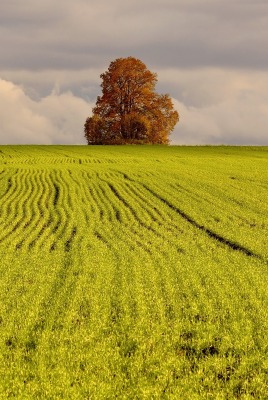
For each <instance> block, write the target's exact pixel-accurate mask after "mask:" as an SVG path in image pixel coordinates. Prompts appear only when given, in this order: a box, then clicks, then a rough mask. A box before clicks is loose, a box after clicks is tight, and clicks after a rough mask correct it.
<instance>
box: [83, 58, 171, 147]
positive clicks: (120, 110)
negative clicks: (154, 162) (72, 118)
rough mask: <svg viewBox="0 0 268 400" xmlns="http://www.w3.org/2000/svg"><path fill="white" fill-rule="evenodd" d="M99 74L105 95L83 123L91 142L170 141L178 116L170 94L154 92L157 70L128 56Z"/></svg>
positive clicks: (116, 61) (86, 135)
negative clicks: (155, 71)
mask: <svg viewBox="0 0 268 400" xmlns="http://www.w3.org/2000/svg"><path fill="white" fill-rule="evenodd" d="M100 77H101V78H102V84H101V87H102V96H99V97H98V98H97V102H96V107H95V108H94V109H93V117H91V118H88V119H87V121H86V123H85V126H84V128H85V129H84V131H85V137H86V139H87V141H88V144H107V143H109V144H111V143H133V142H135V143H168V135H169V134H170V132H171V131H172V130H173V128H174V126H175V124H176V123H177V122H178V119H179V118H178V113H177V111H175V110H173V105H172V102H171V99H170V97H169V96H168V95H158V94H157V93H156V92H155V90H154V89H155V85H156V82H157V75H156V74H155V73H152V72H150V71H149V70H148V69H147V67H146V65H145V64H144V63H143V62H142V61H140V60H138V59H136V58H134V57H128V58H119V59H116V60H115V61H113V62H111V64H110V66H109V68H108V71H106V72H104V73H103V74H101V76H100Z"/></svg>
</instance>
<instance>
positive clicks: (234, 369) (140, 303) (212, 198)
mask: <svg viewBox="0 0 268 400" xmlns="http://www.w3.org/2000/svg"><path fill="white" fill-rule="evenodd" d="M267 198H268V148H267V147H229V146H222V147H209V146H207V147H175V146H174V147H172V146H171V147H168V146H92V147H91V146H0V398H3V399H6V398H14V399H186V400H187V399H189V400H194V399H251V398H252V399H253V398H254V399H266V398H268V386H267V376H268V345H267V343H268V311H267V310H268V246H267V238H268V201H267Z"/></svg>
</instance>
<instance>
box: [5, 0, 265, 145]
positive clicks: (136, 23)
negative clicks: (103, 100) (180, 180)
mask: <svg viewBox="0 0 268 400" xmlns="http://www.w3.org/2000/svg"><path fill="white" fill-rule="evenodd" d="M0 48H1V53H0V144H86V141H85V138H84V133H83V125H84V122H85V120H86V118H87V117H88V116H90V115H91V110H92V107H93V106H94V104H95V102H96V98H97V96H98V95H101V88H100V84H101V79H100V74H101V73H103V72H105V71H106V70H107V69H108V67H109V64H110V62H111V61H113V60H115V59H117V58H121V57H128V56H132V57H135V58H138V59H140V60H141V61H143V62H144V63H145V64H146V66H147V67H148V69H149V70H151V71H152V72H156V73H157V76H158V83H157V87H156V91H157V92H158V93H163V94H164V93H168V94H169V95H170V96H171V98H172V100H173V104H174V107H175V108H176V110H177V111H178V112H179V114H180V122H179V123H178V124H177V125H176V127H175V129H174V132H173V133H172V134H171V136H170V139H171V144H176V145H179V144H180V145H204V144H213V145H218V144H230V145H268V51H267V49H268V1H267V0H225V1H222V0H128V1H126V0H58V1H57V2H55V1H54V0H53V1H52V0H24V1H23V2H22V1H21V0H0Z"/></svg>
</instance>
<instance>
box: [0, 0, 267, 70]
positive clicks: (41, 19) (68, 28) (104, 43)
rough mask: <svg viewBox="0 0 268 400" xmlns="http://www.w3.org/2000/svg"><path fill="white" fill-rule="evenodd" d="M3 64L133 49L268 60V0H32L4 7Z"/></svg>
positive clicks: (68, 61)
mask: <svg viewBox="0 0 268 400" xmlns="http://www.w3.org/2000/svg"><path fill="white" fill-rule="evenodd" d="M0 46H1V59H2V61H1V63H2V68H8V69H10V68H15V69H24V68H26V69H31V70H38V69H39V70H40V69H51V68H54V69H63V68H66V69H74V68H77V69H84V68H89V67H98V66H100V65H103V64H107V63H108V61H109V60H111V59H114V58H116V57H118V56H127V55H134V56H137V57H138V58H142V59H144V61H145V62H146V63H149V62H151V63H157V64H158V66H161V65H162V66H165V67H168V66H171V65H176V66H177V67H187V68H189V67H195V68H196V67H204V66H214V67H216V66H226V67H230V68H233V67H237V68H255V69H265V68H267V62H268V60H267V55H266V52H265V49H266V48H267V46H268V6H267V2H266V1H258V0H256V1H254V2H253V1H249V0H236V1H235V2H230V1H229V2H222V1H220V0H202V1H200V0H187V1H186V0H146V1H144V0H135V1H134V0H132V1H131V0H130V1H127V2H126V1H124V0H113V1H111V2H108V1H107V0H98V1H97V0H88V1H85V0H77V1H75V2H74V1H72V0H65V1H64V2H63V1H58V2H57V3H55V2H52V0H39V1H38V2H36V1H34V0H26V2H24V3H23V4H22V3H21V4H20V3H17V2H16V4H15V3H14V2H6V3H5V5H4V6H3V7H2V8H1V15H0Z"/></svg>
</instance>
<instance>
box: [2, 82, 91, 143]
mask: <svg viewBox="0 0 268 400" xmlns="http://www.w3.org/2000/svg"><path fill="white" fill-rule="evenodd" d="M0 103H1V108H0V121H1V128H0V144H56V143H59V144H60V143H62V144H79V143H85V140H84V138H83V124H84V122H85V119H86V117H87V116H88V115H89V113H90V109H91V106H90V104H88V103H87V102H86V101H85V100H83V99H82V98H79V97H76V96H74V95H73V94H72V93H71V92H64V93H58V92H57V91H55V90H54V91H53V92H52V93H51V94H50V95H48V96H46V97H44V98H42V99H40V100H38V101H35V100H32V99H31V98H30V97H29V96H27V95H26V94H25V92H24V91H23V89H22V88H21V87H19V86H18V85H15V84H14V83H12V82H8V81H5V80H0Z"/></svg>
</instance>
